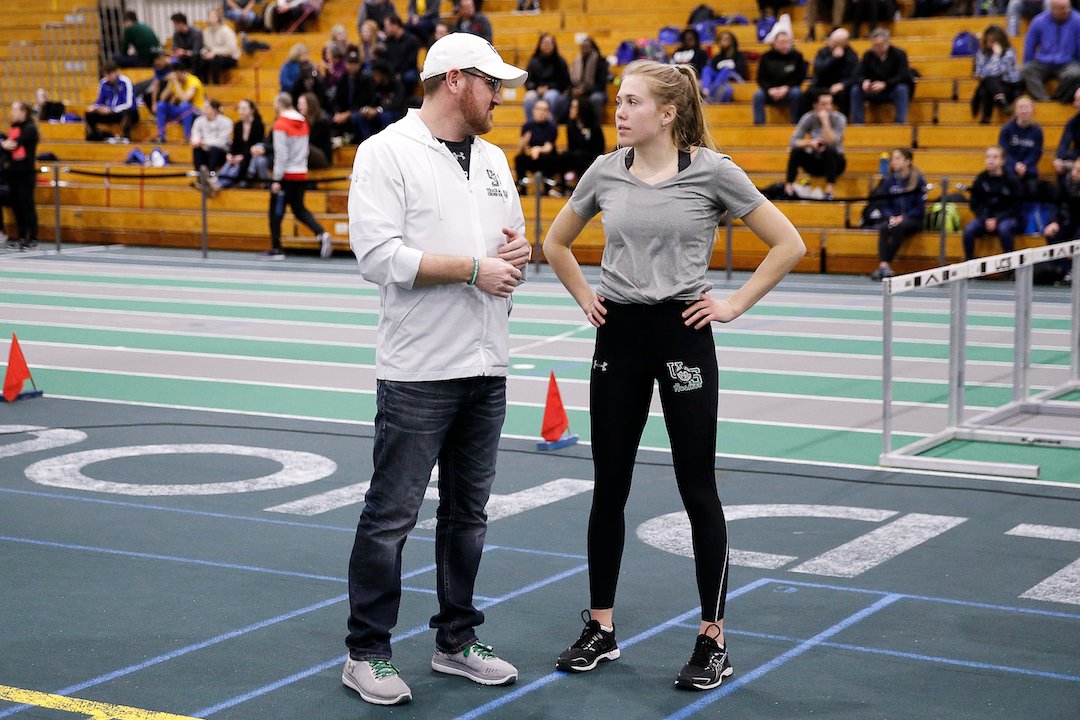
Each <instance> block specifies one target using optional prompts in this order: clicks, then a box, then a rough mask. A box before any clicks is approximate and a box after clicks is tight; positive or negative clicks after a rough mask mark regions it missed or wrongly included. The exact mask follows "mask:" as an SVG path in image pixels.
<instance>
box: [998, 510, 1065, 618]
mask: <svg viewBox="0 0 1080 720" xmlns="http://www.w3.org/2000/svg"><path fill="white" fill-rule="evenodd" d="M1005 534H1006V535H1014V536H1016V537H1026V538H1039V539H1041V540H1064V541H1065V542H1080V528H1067V527H1054V526H1053V525H1017V526H1016V527H1014V528H1013V529H1012V530H1010V531H1009V532H1007V533H1005ZM1020 597H1022V598H1028V599H1030V600H1046V601H1047V602H1060V603H1071V604H1073V605H1080V559H1078V560H1076V561H1075V562H1071V563H1069V564H1068V565H1066V566H1065V567H1063V568H1062V569H1061V570H1059V571H1057V572H1056V573H1054V574H1053V575H1051V576H1050V577H1048V578H1046V579H1045V580H1043V581H1042V582H1041V583H1039V584H1038V585H1036V586H1034V587H1033V588H1031V589H1030V590H1028V591H1027V592H1025V593H1023V594H1021V595H1020Z"/></svg>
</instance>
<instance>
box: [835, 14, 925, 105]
mask: <svg viewBox="0 0 1080 720" xmlns="http://www.w3.org/2000/svg"><path fill="white" fill-rule="evenodd" d="M911 83H912V80H911V68H910V67H909V66H908V58H907V53H906V52H904V51H903V50H901V49H900V48H898V47H896V46H895V45H893V44H892V43H891V42H890V41H889V31H888V30H886V29H884V28H878V29H876V30H874V31H873V32H872V33H870V49H869V50H867V51H866V53H865V54H864V55H863V57H862V60H861V61H860V62H859V66H858V68H857V69H856V71H855V82H854V83H853V84H852V86H851V114H850V115H849V117H850V118H851V124H852V125H861V124H862V123H863V121H864V118H865V116H866V111H865V109H864V107H863V103H864V102H873V103H882V102H891V103H892V104H893V105H894V106H895V107H896V122H897V124H900V125H902V124H904V123H906V122H907V115H908V105H909V103H910V102H911Z"/></svg>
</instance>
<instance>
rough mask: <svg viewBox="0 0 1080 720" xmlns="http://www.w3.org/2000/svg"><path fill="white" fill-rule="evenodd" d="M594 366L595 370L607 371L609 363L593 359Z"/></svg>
mask: <svg viewBox="0 0 1080 720" xmlns="http://www.w3.org/2000/svg"><path fill="white" fill-rule="evenodd" d="M592 367H593V370H599V371H600V372H607V363H606V362H597V361H596V360H593V361H592Z"/></svg>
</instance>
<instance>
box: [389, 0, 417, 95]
mask: <svg viewBox="0 0 1080 720" xmlns="http://www.w3.org/2000/svg"><path fill="white" fill-rule="evenodd" d="M383 35H385V39H384V40H383V44H384V45H385V46H386V62H387V63H389V65H390V68H391V69H392V70H393V71H394V76H395V77H397V79H398V80H400V81H401V84H402V85H404V86H405V92H407V93H408V94H409V95H412V94H413V92H415V91H416V84H417V83H418V82H420V70H419V67H420V66H419V65H418V64H417V56H418V55H419V53H420V43H419V41H417V39H416V38H415V37H414V36H413V35H410V34H409V33H407V32H405V25H404V23H402V22H401V18H399V17H398V16H397V15H391V16H390V17H388V18H386V20H385V21H384V22H383Z"/></svg>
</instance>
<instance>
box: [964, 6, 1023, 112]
mask: <svg viewBox="0 0 1080 720" xmlns="http://www.w3.org/2000/svg"><path fill="white" fill-rule="evenodd" d="M974 74H975V77H976V78H978V80H979V84H978V86H977V87H976V88H975V94H974V95H972V97H971V117H976V116H979V122H981V123H982V124H983V125H987V124H989V123H990V116H991V115H992V114H993V112H994V108H995V107H998V108H1000V109H1001V110H1002V111H1004V110H1006V109H1007V108H1008V106H1009V104H1010V103H1012V101H1013V98H1015V97H1016V96H1018V95H1019V94H1020V93H1021V91H1022V90H1023V87H1024V84H1023V83H1022V82H1021V81H1020V69H1019V68H1018V67H1017V66H1016V51H1015V50H1013V49H1012V46H1011V45H1010V43H1009V38H1008V37H1007V36H1006V35H1005V31H1004V30H1003V29H1002V28H1001V26H1000V25H990V26H988V27H987V28H986V29H985V30H983V35H982V40H981V41H980V43H979V50H978V52H976V53H975V71H974Z"/></svg>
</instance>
